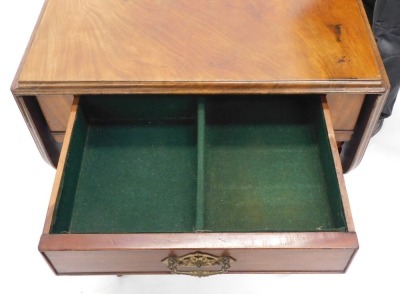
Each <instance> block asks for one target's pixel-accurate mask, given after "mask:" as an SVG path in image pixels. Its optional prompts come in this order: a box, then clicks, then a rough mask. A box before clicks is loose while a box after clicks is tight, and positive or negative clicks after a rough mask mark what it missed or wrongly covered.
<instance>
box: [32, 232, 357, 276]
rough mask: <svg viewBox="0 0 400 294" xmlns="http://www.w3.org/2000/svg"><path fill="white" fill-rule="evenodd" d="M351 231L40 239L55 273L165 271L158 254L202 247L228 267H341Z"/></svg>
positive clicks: (351, 249) (350, 250)
mask: <svg viewBox="0 0 400 294" xmlns="http://www.w3.org/2000/svg"><path fill="white" fill-rule="evenodd" d="M357 248H358V242H357V237H356V235H355V234H354V233H322V232H321V233H240V234H239V233H195V234H187V233H183V234H129V235H128V234H123V235H114V234H112V235H101V234H94V235H85V234H82V235H74V234H70V235H47V234H44V235H43V236H42V238H41V242H40V251H41V252H42V253H43V254H44V255H45V257H46V258H47V260H48V261H49V263H50V264H51V265H52V266H53V267H54V270H55V272H56V273H57V274H96V273H97V274H99V273H108V274H117V273H136V274H139V273H153V274H154V273H164V274H165V273H169V271H168V270H167V269H166V267H165V265H164V264H162V263H161V260H163V259H164V258H166V257H168V256H174V255H178V256H179V255H184V254H187V253H191V252H194V251H203V252H207V253H209V254H214V255H218V256H222V255H225V256H227V255H228V256H232V257H233V258H235V259H236V262H235V263H233V264H232V268H231V270H230V272H233V273H243V272H315V271H327V272H343V271H345V269H346V268H347V266H348V264H349V262H350V261H351V258H352V256H353V255H354V253H355V252H356V251H357Z"/></svg>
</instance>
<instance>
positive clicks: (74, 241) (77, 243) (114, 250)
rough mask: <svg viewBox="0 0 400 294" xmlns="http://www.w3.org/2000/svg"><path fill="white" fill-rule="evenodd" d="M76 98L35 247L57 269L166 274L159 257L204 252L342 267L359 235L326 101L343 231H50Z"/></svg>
mask: <svg viewBox="0 0 400 294" xmlns="http://www.w3.org/2000/svg"><path fill="white" fill-rule="evenodd" d="M78 104H79V98H75V100H74V102H73V106H72V110H71V115H70V119H69V122H68V128H67V132H66V136H65V144H63V147H62V150H61V156H60V161H59V165H58V168H57V174H56V178H55V182H54V186H53V191H52V196H51V199H50V204H49V208H48V212H47V217H46V222H45V226H44V230H43V235H42V237H41V240H40V243H39V250H40V252H41V253H42V254H43V256H44V257H45V259H46V260H47V262H48V263H49V265H50V266H51V267H52V269H53V270H54V272H55V273H56V274H118V275H119V274H143V273H153V274H166V273H169V272H170V271H169V270H168V268H167V266H166V265H165V264H163V263H162V260H164V259H165V258H167V257H169V256H182V255H185V254H189V253H194V252H205V253H207V254H212V255H216V256H230V257H232V258H234V259H235V260H236V262H235V263H234V264H232V267H231V268H230V270H229V272H231V273H244V272H246V273H248V272H260V273H261V272H263V273H266V272H344V271H345V270H346V269H347V267H348V265H349V264H350V262H351V260H352V258H353V256H354V254H355V253H356V252H357V250H358V240H357V236H356V233H355V230H354V224H353V220H352V217H351V211H350V206H349V202H348V197H347V192H346V188H345V185H344V178H343V172H342V169H341V164H340V158H339V153H338V150H337V147H336V141H335V136H334V132H333V127H332V121H331V117H330V112H329V108H328V104H327V102H326V99H325V97H323V98H322V108H323V114H324V117H325V121H326V128H327V133H328V139H329V143H330V147H331V150H332V153H333V159H334V164H335V169H336V174H337V178H338V183H339V189H340V192H341V196H342V203H343V210H344V214H345V219H346V223H347V229H348V231H347V232H301V233H297V232H290V233H286V232H282V233H275V232H274V233H272V232H265V233H264V232H262V233H206V232H196V233H173V234H172V233H157V234H154V233H145V234H143V233H141V234H51V225H52V223H53V215H54V212H55V208H56V203H57V197H58V194H59V193H58V191H59V188H60V185H61V181H62V175H63V169H64V166H65V163H66V156H67V151H68V146H69V141H70V140H71V135H72V129H73V125H74V122H75V118H76V114H77V110H78Z"/></svg>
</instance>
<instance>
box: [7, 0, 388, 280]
mask: <svg viewBox="0 0 400 294" xmlns="http://www.w3.org/2000/svg"><path fill="white" fill-rule="evenodd" d="M388 89H389V84H388V79H387V76H386V74H385V71H384V69H383V65H382V61H381V59H380V57H379V53H378V51H377V47H376V45H375V43H374V39H373V36H372V34H371V31H370V28H369V25H368V22H367V18H366V16H365V13H364V11H363V7H362V3H361V1H357V0H297V1H277V0H268V1H260V0H252V1H249V0H246V1H245V0H233V1H231V0H219V1H216V0H215V1H212V0H205V1H188V0H176V1H150V0H149V1H139V0H130V1H122V0H103V1H99V0H86V1H79V0H58V1H55V0H48V1H46V3H45V5H44V8H43V10H42V13H41V15H40V17H39V20H38V23H37V26H36V28H35V30H34V33H33V35H32V38H31V40H30V43H29V45H28V48H27V50H26V53H25V55H24V57H23V60H22V62H21V65H20V67H19V70H18V72H17V74H16V77H15V80H14V82H13V85H12V92H13V94H14V96H15V99H16V101H17V103H18V105H19V107H20V109H21V112H22V114H23V117H24V119H25V121H26V123H27V125H28V127H29V129H30V131H31V133H32V135H33V138H34V140H35V142H36V144H37V146H38V149H39V151H40V152H41V154H42V156H43V157H44V159H45V160H46V161H48V162H49V163H50V164H52V165H54V166H56V165H57V163H58V162H59V158H60V150H61V144H62V143H63V141H64V138H67V137H68V138H67V139H68V140H69V139H70V136H71V134H72V131H71V129H72V124H73V121H74V120H75V116H76V109H77V107H78V102H76V103H75V104H74V107H73V108H72V115H71V117H72V123H71V124H70V126H69V127H67V125H68V119H69V117H70V114H71V105H72V104H73V100H74V97H75V98H77V99H76V101H78V97H80V96H85V95H86V96H96V95H97V96H102V95H116V94H118V95H130V96H132V97H135V95H150V94H162V95H175V96H176V95H178V96H180V95H182V97H183V95H184V96H185V97H190V96H196V97H200V96H201V97H205V99H214V98H215V97H216V98H215V99H218V97H219V96H220V95H224V96H225V97H226V95H232V97H233V96H237V95H242V97H243V95H249V96H246V97H250V96H254V97H264V98H265V99H269V97H272V96H273V97H276V95H282V97H287V96H288V95H289V96H293V95H294V96H296V95H297V96H299V97H300V95H311V96H314V95H319V96H322V97H323V99H326V100H327V102H328V106H326V105H325V106H324V109H325V113H326V115H327V116H328V117H331V122H327V124H328V133H329V136H330V138H331V141H332V140H335V141H336V143H337V146H339V148H340V149H339V150H340V159H341V164H340V163H339V161H338V160H337V162H336V169H337V172H338V178H339V182H343V179H342V175H341V169H342V168H343V170H344V171H345V172H347V171H349V170H351V169H352V168H354V167H356V166H357V165H358V164H359V162H360V161H361V159H362V156H363V154H364V152H365V150H366V148H367V145H368V142H369V140H370V137H371V134H372V132H373V130H374V126H375V124H376V121H377V119H378V117H379V115H380V112H381V109H382V107H383V104H384V101H385V97H386V94H387V92H388ZM294 96H293V97H294ZM210 97H211V98H210ZM212 97H214V98H212ZM327 107H329V110H327ZM330 124H332V125H333V130H334V132H330V131H329V125H330ZM66 134H67V135H66ZM68 142H69V141H68ZM68 144H69V143H68ZM68 144H64V145H68ZM332 148H336V147H332ZM64 149H65V151H64V155H61V159H62V160H61V161H60V164H59V169H60V171H59V172H58V180H56V187H58V185H60V181H61V180H60V179H61V177H62V174H63V168H64V164H65V163H64V161H65V156H66V154H67V147H64ZM333 153H335V151H333ZM334 156H336V155H334ZM340 165H341V166H342V167H341V166H340ZM340 185H342V184H340ZM341 187H342V186H341ZM341 189H342V200H343V203H344V204H343V205H344V207H345V208H344V210H345V211H346V220H347V225H348V232H347V233H344V234H345V235H340V234H341V233H328V232H319V233H310V234H309V235H308V234H307V233H301V234H300V235H299V234H298V233H290V234H289V233H281V234H282V235H279V234H277V235H274V234H272V235H273V236H272V235H271V234H270V233H265V234H264V233H261V234H259V233H258V234H253V235H252V236H247V237H243V234H240V233H238V235H237V234H236V233H235V234H227V236H226V238H227V239H226V240H228V243H227V244H228V245H226V246H227V247H226V248H228V249H229V248H231V249H232V248H233V247H234V248H237V247H238V246H239V245H238V244H239V243H241V244H242V245H240V246H242V247H246V246H247V247H246V248H250V249H257V248H258V249H260V248H259V247H258V246H261V247H262V248H263V249H266V250H267V249H268V250H269V249H274V248H275V249H276V248H278V247H279V248H281V247H282V248H292V249H293V248H295V249H296V248H297V249H298V251H296V250H295V252H299V253H298V254H300V255H299V256H302V258H304V260H305V261H304V260H303V259H302V260H303V261H304V262H309V261H310V259H312V258H314V259H315V258H321V262H320V263H319V262H316V261H315V260H314V264H317V265H315V266H314V267H312V266H311V267H307V266H306V267H305V268H306V269H305V271H343V270H345V268H346V267H347V265H348V262H349V261H350V259H351V257H352V256H353V253H354V252H355V250H356V248H357V246H358V243H357V241H356V237H355V233H354V232H353V231H354V228H353V225H352V221H351V214H350V210H349V208H347V206H348V204H347V196H346V195H345V194H346V193H345V189H344V188H341ZM343 191H344V192H343ZM57 201H58V200H57V191H55V192H53V196H52V200H51V203H50V209H49V214H48V220H47V221H46V226H45V231H44V235H43V238H42V243H41V244H42V247H41V251H42V252H44V255H45V256H46V258H47V259H48V260H50V263H51V264H52V265H53V267H54V268H55V271H56V272H57V273H89V272H95V270H93V269H92V270H88V268H89V269H90V266H89V267H88V268H87V269H86V270H85V269H84V268H85V267H83V269H82V268H79V266H77V267H76V264H73V265H71V267H68V266H70V265H68V266H66V267H63V263H64V262H66V259H68V258H69V257H71V255H69V257H68V255H62V253H60V252H65V251H66V250H67V251H68V250H69V251H74V252H83V251H86V250H91V249H92V248H93V247H90V246H92V245H93V246H94V247H96V246H99V247H97V250H99V251H102V254H103V255H100V256H105V253H104V250H105V248H108V249H109V247H108V246H111V247H110V248H114V249H116V250H117V251H118V250H122V247H124V248H125V249H126V250H128V249H132V248H136V249H137V248H138V247H137V246H139V248H142V249H143V248H144V247H146V244H147V245H149V244H150V245H152V246H155V247H157V246H158V245H159V246H161V247H157V248H158V249H159V250H161V251H159V252H158V251H157V250H156V251H157V252H158V253H160V252H162V253H164V251H163V250H164V249H166V248H167V247H168V245H166V243H165V242H164V241H162V240H159V239H158V238H160V235H157V236H156V237H155V236H154V234H153V235H151V236H150V237H149V236H145V237H143V238H144V239H141V237H139V239H136V238H137V237H136V234H133V235H135V236H134V237H132V236H131V235H129V234H128V235H126V236H119V237H116V239H115V240H117V241H115V242H116V244H117V245H115V244H114V245H107V244H108V243H107V241H106V240H107V238H108V237H106V235H103V239H99V240H98V239H96V241H93V240H92V239H91V238H92V237H91V236H87V235H83V236H82V235H79V234H78V235H74V234H71V235H69V236H65V235H54V234H50V231H51V228H50V227H51V224H52V222H53V220H52V214H53V213H54V211H53V210H54V205H55V203H56V202H57ZM335 234H339V235H340V236H339V235H335ZM145 235H146V234H145ZM194 235H196V234H194ZM194 235H193V234H188V235H185V234H183V235H182V234H178V237H175V235H174V236H173V237H171V236H170V237H171V238H172V239H174V240H175V241H176V243H177V244H180V246H178V247H177V248H175V249H176V250H175V251H174V252H178V251H179V250H178V249H184V250H183V251H182V254H183V253H188V249H189V248H192V249H193V248H195V249H199V250H203V249H210V250H211V249H214V251H215V249H216V248H222V247H224V246H225V245H221V244H220V241H216V239H215V238H216V237H215V236H214V235H212V234H211V235H208V234H203V240H199V239H198V238H197V237H193V236H194ZM349 235H351V236H352V237H349ZM182 236H183V237H182ZM299 236H300V237H299ZM338 236H339V237H338ZM81 237H82V239H81ZM52 238H53V239H54V240H55V241H54V243H51V242H53V241H51V242H50V243H47V242H49V241H48V240H49V239H52ZM63 238H70V239H68V240H67V241H66V240H64V239H63ZM130 238H133V239H130ZM148 238H155V239H151V240H152V241H151V242H150V241H149V239H148ZM175 238H176V239H175ZM249 239H250V240H253V241H255V242H256V241H257V240H259V241H260V240H261V241H260V242H261V243H260V244H261V245H255V243H254V244H251V245H249V243H248V240H249ZM289 239H290V240H291V241H290V242H287V240H289ZM60 240H64V241H62V242H61V241H60ZM82 240H84V241H82ZM91 240H92V241H91ZM129 240H130V241H132V240H134V241H135V242H138V243H135V244H137V246H136V245H132V244H131V243H129V242H130V241H129ZM154 240H156V241H154ZM185 240H187V242H186V241H185ZM235 240H237V241H235ZM240 240H241V241H240ZM285 240H286V241H285ZM305 240H307V241H305ZM318 240H319V241H318ZM321 240H322V241H321ZM332 240H335V241H332ZM60 242H61V243H60ZM113 242H114V241H113ZM149 242H150V243H149ZM157 242H160V243H157ZM185 242H186V243H185ZM346 242H347V243H346ZM49 244H51V245H49ZM61 244H67V245H65V246H71V247H69V248H67V249H66V247H63V246H64V245H61ZM77 244H80V245H79V246H78V245H77ZM82 244H84V245H82ZM88 244H89V245H88ZM127 244H129V245H127ZM155 244H158V245H155ZM160 244H161V245H160ZM182 244H183V245H182ZM204 244H213V245H211V247H210V245H204ZM216 244H217V245H216ZM243 244H247V245H243ZM274 244H275V245H274ZM276 244H281V245H282V246H278V245H276ZM310 244H312V245H310ZM315 244H317V245H315ZM327 244H328V245H327ZM338 244H339V245H338ZM343 244H345V245H343ZM346 244H347V245H346ZM170 245H171V244H170ZM80 246H83V247H80ZM221 246H222V247H221ZM229 246H231V247H229ZM235 246H236V247H235ZM240 246H239V247H240ZM276 246H278V247H276ZM326 246H327V247H326ZM343 246H344V247H346V248H351V249H350V251H349V252H350V253H351V254H345V256H343V263H340V264H339V265H338V264H335V265H334V266H332V267H330V266H329V265H328V266H326V268H324V266H325V265H326V264H327V263H329V262H328V260H329V258H331V257H329V256H328V257H326V256H325V257H324V256H323V257H321V256H320V255H319V254H320V250H321V249H322V248H336V249H337V250H338V252H341V249H343V248H344V247H343ZM242 247H240V248H242ZM304 247H307V248H308V247H309V248H314V249H315V252H318V253H315V252H314V253H313V254H315V255H312V256H311V257H310V256H309V257H307V255H304V254H303V253H302V250H304ZM79 248H80V249H79ZM99 248H100V249H99ZM127 248H128V249H127ZM157 248H153V249H157ZM169 248H172V249H173V248H174V245H171V246H169ZM224 248H225V247H224ZM172 249H171V250H172ZM228 249H226V250H228ZM126 250H125V254H126ZM226 250H225V251H223V252H226ZM268 250H267V251H268ZM51 251H52V252H51ZM122 251H123V250H122ZM128 251H129V250H128ZM156 251H155V252H156ZM214 251H213V250H211V251H210V252H213V253H215V252H214ZM220 251H221V250H220ZM228 251H229V250H228ZM268 252H272V251H268ZM332 252H333V251H332ZM158 253H157V254H158ZM108 254H110V253H106V255H107V256H108V257H106V258H111V260H112V258H113V257H115V258H116V259H118V260H119V262H121V260H120V258H121V256H113V254H114V253H111V256H109V255H108ZM160 254H161V253H160ZM218 254H221V252H219V253H218ZM240 254H242V253H241V251H240V250H239V253H238V255H239V256H240ZM269 254H270V253H267V255H268V256H269ZM295 254H297V253H295ZM72 255H73V254H72ZM167 255H168V254H167ZM122 256H125V255H122ZM304 256H306V257H304ZM81 257H82V256H81V255H79V254H77V255H75V256H74V257H73V258H71V260H73V261H72V262H74V261H76V260H77V259H79V258H81ZM98 257H99V256H97V255H93V256H92V257H90V258H93V260H94V259H96V258H98ZM270 257H271V256H270ZM74 258H75V259H74ZM90 258H89V259H90ZM141 258H143V256H141V257H139V259H141ZM251 258H252V261H251V262H253V263H254V262H255V263H256V265H257V266H259V264H258V263H257V262H256V260H257V258H259V257H258V255H254V256H251ZM90 260H91V259H90ZM303 261H302V262H303ZM107 262H108V263H110V264H112V263H113V262H112V261H110V260H108V261H107ZM285 262H287V261H285ZM56 263H57V264H58V266H59V267H57V265H55V264H56ZM67 263H68V262H67ZM89 263H90V262H89ZM283 264H285V263H283ZM281 265H282V264H281ZM257 266H256V267H255V268H256V269H254V271H260V272H264V271H299V269H298V268H296V267H295V266H294V267H291V266H288V267H287V268H285V266H284V265H283V266H282V267H277V268H276V267H275V268H274V267H272V268H266V269H264V268H263V266H262V265H261V266H260V267H258V268H257ZM74 267H76V268H77V270H73V268H74ZM251 267H252V266H251V264H250V265H244V266H243V267H242V268H241V269H240V268H239V269H237V272H243V271H245V272H248V271H252V269H251ZM170 269H171V268H170ZM100 271H101V272H102V273H128V272H138V271H137V270H131V269H129V268H124V269H122V270H119V269H118V267H116V268H114V267H111V269H110V268H108V269H107V268H106V269H102V270H100ZM234 271H235V270H234ZM139 272H154V270H152V269H148V270H143V271H139ZM155 272H163V271H161V270H160V269H157V270H155Z"/></svg>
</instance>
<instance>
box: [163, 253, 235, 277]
mask: <svg viewBox="0 0 400 294" xmlns="http://www.w3.org/2000/svg"><path fill="white" fill-rule="evenodd" d="M232 261H235V259H233V258H232V257H230V256H221V257H218V256H214V255H211V254H207V253H202V252H195V253H190V254H186V255H184V256H181V257H177V256H170V257H167V258H165V259H163V260H162V262H163V263H165V264H166V265H167V267H168V269H169V270H170V271H171V273H172V274H178V275H189V276H195V277H199V278H201V277H208V276H212V275H218V274H223V273H226V272H228V269H229V268H230V267H231V262H232ZM209 266H221V269H219V270H206V269H201V268H202V267H209ZM178 267H191V268H193V267H194V268H198V269H188V270H180V269H178Z"/></svg>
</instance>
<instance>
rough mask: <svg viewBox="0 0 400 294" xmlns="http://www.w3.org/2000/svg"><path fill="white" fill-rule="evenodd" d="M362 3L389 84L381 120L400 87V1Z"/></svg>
mask: <svg viewBox="0 0 400 294" xmlns="http://www.w3.org/2000/svg"><path fill="white" fill-rule="evenodd" d="M363 3H364V7H365V10H366V12H367V16H368V19H369V21H370V24H371V26H372V31H373V33H374V36H375V40H376V42H377V44H378V48H379V52H380V54H381V57H382V60H383V64H384V66H385V69H386V72H387V75H388V77H389V81H390V85H391V89H390V92H389V95H388V98H387V101H386V103H385V105H384V107H383V110H382V113H381V118H380V121H382V122H383V119H385V118H387V117H389V116H390V115H391V114H392V110H393V106H394V103H395V101H396V97H397V93H398V91H399V87H400V1H399V0H363ZM381 125H382V123H381ZM379 129H380V128H379ZM377 131H379V130H377Z"/></svg>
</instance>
